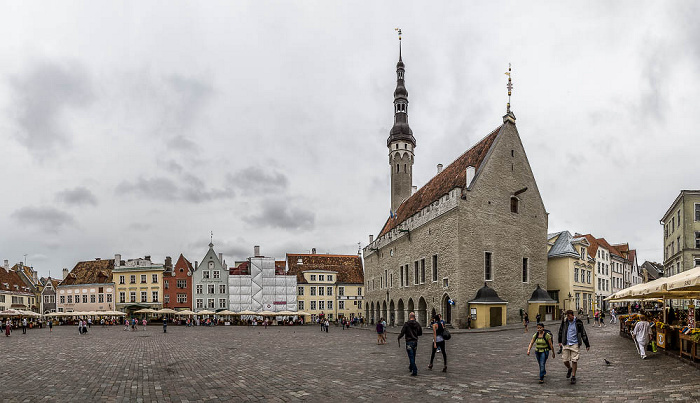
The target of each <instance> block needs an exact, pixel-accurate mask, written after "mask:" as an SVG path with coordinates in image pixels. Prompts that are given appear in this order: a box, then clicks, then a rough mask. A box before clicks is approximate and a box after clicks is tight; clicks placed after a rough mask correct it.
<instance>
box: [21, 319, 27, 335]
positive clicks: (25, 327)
mask: <svg viewBox="0 0 700 403" xmlns="http://www.w3.org/2000/svg"><path fill="white" fill-rule="evenodd" d="M22 334H27V318H24V319H22Z"/></svg>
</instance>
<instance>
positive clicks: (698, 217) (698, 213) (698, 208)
mask: <svg viewBox="0 0 700 403" xmlns="http://www.w3.org/2000/svg"><path fill="white" fill-rule="evenodd" d="M695 221H700V203H695Z"/></svg>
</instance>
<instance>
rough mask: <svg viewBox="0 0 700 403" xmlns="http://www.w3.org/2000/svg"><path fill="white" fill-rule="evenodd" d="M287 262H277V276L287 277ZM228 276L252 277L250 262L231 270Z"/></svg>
mask: <svg viewBox="0 0 700 403" xmlns="http://www.w3.org/2000/svg"><path fill="white" fill-rule="evenodd" d="M286 266H287V265H286V262H285V261H284V260H275V275H277V276H283V275H285V274H286V273H285V269H286ZM228 274H229V275H230V276H247V275H250V267H249V265H248V262H247V261H245V262H243V263H241V264H239V265H238V266H236V267H232V268H230V269H229V271H228Z"/></svg>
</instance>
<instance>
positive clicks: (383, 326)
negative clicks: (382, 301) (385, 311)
mask: <svg viewBox="0 0 700 403" xmlns="http://www.w3.org/2000/svg"><path fill="white" fill-rule="evenodd" d="M386 326H387V325H386V319H384V318H382V329H383V332H382V342H383V344H386Z"/></svg>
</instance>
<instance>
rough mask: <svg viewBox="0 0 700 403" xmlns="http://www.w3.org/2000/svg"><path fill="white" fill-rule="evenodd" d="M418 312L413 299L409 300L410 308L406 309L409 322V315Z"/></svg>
mask: <svg viewBox="0 0 700 403" xmlns="http://www.w3.org/2000/svg"><path fill="white" fill-rule="evenodd" d="M415 310H416V307H415V304H414V303H413V298H409V299H408V306H407V307H406V312H407V313H406V320H408V314H410V313H411V312H414V311H415Z"/></svg>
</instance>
